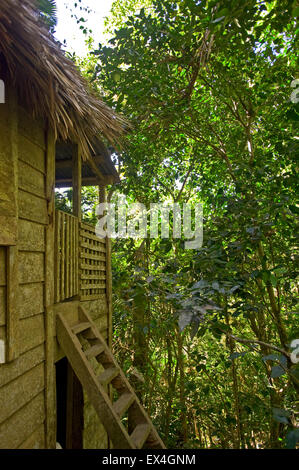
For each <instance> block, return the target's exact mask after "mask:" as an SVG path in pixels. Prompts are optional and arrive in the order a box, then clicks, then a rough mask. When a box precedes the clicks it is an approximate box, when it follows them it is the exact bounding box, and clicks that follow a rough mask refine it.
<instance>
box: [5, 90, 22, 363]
mask: <svg viewBox="0 0 299 470" xmlns="http://www.w3.org/2000/svg"><path fill="white" fill-rule="evenodd" d="M8 109H9V141H10V142H9V144H10V165H11V166H12V181H10V182H9V183H10V185H11V186H12V187H11V188H10V190H11V191H13V192H14V195H13V198H12V199H14V201H12V202H13V204H14V216H13V222H12V223H11V224H8V225H9V226H10V228H11V227H14V230H13V232H15V233H14V237H15V241H14V243H12V242H13V240H12V239H11V241H10V242H9V245H10V246H8V248H7V260H6V263H7V287H6V288H7V318H6V328H7V329H6V337H7V351H6V360H7V361H8V362H10V361H13V360H14V359H16V358H17V357H18V346H19V309H18V288H19V283H18V247H17V245H15V243H17V238H18V233H17V220H18V202H17V201H18V197H17V195H18V103H17V97H16V93H15V90H12V89H10V90H9V92H8ZM6 183H7V182H6ZM4 187H5V182H4ZM6 225H7V224H6ZM4 228H5V227H4ZM4 231H5V230H4ZM12 238H13V237H12Z"/></svg>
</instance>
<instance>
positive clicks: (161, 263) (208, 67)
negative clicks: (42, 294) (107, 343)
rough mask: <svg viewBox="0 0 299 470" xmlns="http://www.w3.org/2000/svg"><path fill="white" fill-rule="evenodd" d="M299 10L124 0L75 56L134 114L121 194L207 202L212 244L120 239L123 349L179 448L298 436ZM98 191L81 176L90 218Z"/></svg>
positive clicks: (118, 319)
mask: <svg viewBox="0 0 299 470" xmlns="http://www.w3.org/2000/svg"><path fill="white" fill-rule="evenodd" d="M52 3H53V2H52ZM74 3H75V2H74ZM76 3H77V6H76V5H74V12H75V13H74V14H77V16H78V28H81V29H82V30H83V32H85V34H86V37H87V38H88V37H89V35H90V34H91V36H92V33H90V31H87V30H85V31H84V28H85V26H84V21H85V20H84V15H85V14H87V13H86V12H85V11H84V9H83V11H82V10H81V11H80V1H78V2H76ZM81 8H82V7H81ZM298 13H299V7H298V4H297V2H296V1H293V0H279V1H278V0H277V1H276V0H274V1H267V0H229V1H228V0H218V1H215V0H180V1H177V2H173V1H171V0H139V1H138V0H116V1H115V2H114V4H113V8H112V11H111V15H110V16H109V18H108V19H107V25H106V28H107V34H108V35H109V37H110V40H109V42H107V44H105V45H104V44H99V45H95V44H94V43H93V41H92V39H89V44H90V53H89V55H88V57H86V58H84V59H81V58H79V57H73V59H74V60H75V61H76V62H77V64H78V66H79V67H80V68H81V70H82V71H83V73H84V75H85V76H86V77H87V79H88V80H89V81H90V84H91V87H92V88H93V89H94V90H95V91H96V92H97V93H98V94H99V95H100V96H101V97H102V98H103V99H104V100H105V101H106V102H107V103H108V104H109V105H110V106H112V107H113V108H114V109H115V110H116V111H118V112H119V113H122V114H123V115H124V116H126V118H127V119H128V121H129V122H130V124H131V126H132V127H131V130H130V131H129V132H128V134H127V135H126V138H125V140H124V143H123V147H122V148H118V149H115V150H114V154H113V156H114V160H115V164H116V167H117V169H118V170H119V173H120V176H121V184H119V185H114V186H112V187H109V188H108V198H109V200H112V201H113V200H114V199H115V198H116V196H117V195H118V194H124V195H126V197H127V200H128V201H129V202H130V203H133V202H139V203H142V204H144V205H145V206H146V207H147V208H149V207H150V204H151V203H156V202H163V201H166V202H169V203H177V204H180V205H183V204H184V203H190V204H192V205H195V204H196V203H201V204H202V206H203V217H204V225H203V245H202V247H201V248H200V249H195V250H193V249H185V245H184V239H178V238H174V237H170V238H169V239H166V238H165V239H164V238H161V237H160V238H157V239H155V238H150V237H147V238H145V239H132V238H125V239H115V240H113V244H112V249H113V255H112V256H113V258H112V263H113V296H114V349H115V353H116V354H117V357H118V360H119V361H120V363H121V365H122V366H123V368H124V369H125V371H126V372H127V373H128V374H129V377H130V380H131V381H132V383H133V384H134V386H135V387H136V389H137V391H138V394H139V396H140V397H141V400H142V402H143V403H144V405H145V407H146V408H147V410H148V411H149V413H150V415H151V416H152V418H153V421H154V423H155V424H156V426H157V429H158V431H159V432H160V435H161V437H162V438H163V439H164V441H165V443H166V445H167V447H169V448H248V449H249V448H285V447H288V448H294V447H295V446H296V442H297V441H298V440H299V428H298V415H299V409H298V390H299V367H298V363H297V359H296V342H294V340H296V339H299V327H298V310H297V313H296V304H297V298H298V285H297V284H296V279H297V272H296V266H297V261H298V255H297V253H296V246H297V238H298V231H297V230H296V229H297V222H298V203H297V200H296V196H297V195H296V189H297V174H296V172H297V169H298V161H297V158H296V157H297V156H298V140H299V137H298V120H299V104H298V103H299V80H298V81H296V78H297V77H298V78H299V76H298V58H297V54H296V49H297V45H298V43H297V39H298V37H297V35H296V28H297V27H298V22H297V16H298ZM81 15H82V18H81ZM51 24H53V22H52V23H51ZM296 132H297V136H296ZM97 196H98V194H97V189H96V188H85V192H84V200H83V206H84V214H85V218H87V219H88V220H93V221H94V222H96V217H95V209H94V204H95V202H96V201H97ZM70 199H71V191H68V192H66V193H64V194H57V204H58V205H59V206H60V207H62V206H63V207H64V208H66V207H67V205H68V204H69V200H70ZM298 343H299V341H298ZM297 347H298V346H297ZM294 351H295V352H294ZM292 353H293V354H292Z"/></svg>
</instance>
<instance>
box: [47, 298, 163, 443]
mask: <svg viewBox="0 0 299 470" xmlns="http://www.w3.org/2000/svg"><path fill="white" fill-rule="evenodd" d="M77 313H78V318H79V319H80V320H79V321H78V323H77V324H75V325H70V324H69V323H68V320H67V318H65V317H64V315H63V313H58V314H57V317H56V318H57V320H56V321H57V324H56V331H57V340H58V342H59V344H60V346H61V347H62V349H63V350H64V352H65V354H66V356H67V358H68V360H69V362H70V364H71V367H72V368H73V370H74V372H75V374H76V375H77V377H78V379H79V380H80V382H81V384H82V385H83V387H84V389H85V390H86V393H87V395H88V397H89V400H90V402H91V403H92V405H93V406H94V408H95V410H96V412H97V414H98V416H99V417H100V419H101V422H102V423H103V425H104V427H105V429H106V431H107V433H108V435H109V438H110V439H111V441H112V443H113V447H114V448H115V449H136V448H139V449H141V448H144V447H147V448H151V449H152V448H154V449H165V445H164V444H163V442H162V440H161V439H160V437H159V435H158V433H157V431H156V429H155V427H154V426H153V424H152V422H151V420H150V418H149V416H148V415H147V413H146V411H145V410H144V408H143V407H142V404H141V403H140V401H139V399H138V397H137V396H136V393H135V392H134V390H133V388H132V386H131V385H130V383H129V381H128V380H127V378H126V376H125V375H124V373H123V371H122V370H121V368H120V366H119V365H118V364H117V362H116V359H115V357H114V356H113V354H112V352H111V351H110V350H109V347H108V345H107V343H106V342H105V339H104V338H103V336H102V335H101V333H100V332H99V330H98V328H97V327H96V325H95V324H94V323H93V321H92V319H91V318H90V316H89V315H88V314H87V313H86V311H85V309H84V308H83V307H82V306H78V312H77ZM80 333H82V336H84V338H85V340H86V341H87V342H88V344H85V342H84V344H82V341H81V338H80V337H79V336H76V335H80ZM85 348H87V349H86V350H85V351H84V350H83V349H85ZM93 357H96V358H97V361H98V363H100V364H101V365H102V366H103V372H102V373H101V374H100V375H99V376H98V377H97V374H98V372H97V370H98V367H95V365H96V364H95V363H94V361H91V360H90V359H91V358H93ZM108 385H110V386H112V387H113V388H114V389H115V390H117V391H118V399H117V400H116V401H115V403H113V402H112V399H111V396H110V394H109V393H108V391H109V390H107V388H106V387H107V386H108ZM127 410H128V423H126V422H124V420H122V419H121V418H122V417H123V416H124V414H125V413H126V411H127Z"/></svg>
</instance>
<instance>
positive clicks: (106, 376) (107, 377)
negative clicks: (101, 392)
mask: <svg viewBox="0 0 299 470" xmlns="http://www.w3.org/2000/svg"><path fill="white" fill-rule="evenodd" d="M118 375H119V369H118V368H117V367H108V369H106V370H104V372H102V374H100V375H99V377H98V380H99V382H100V384H101V385H103V386H105V385H108V384H110V382H111V381H112V380H113V379H114V378H115V377H117V376H118Z"/></svg>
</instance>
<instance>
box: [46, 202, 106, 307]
mask: <svg viewBox="0 0 299 470" xmlns="http://www.w3.org/2000/svg"><path fill="white" fill-rule="evenodd" d="M105 293H106V240H103V239H100V238H98V237H97V236H96V234H95V227H94V226H92V225H89V224H86V223H83V222H80V221H79V219H78V218H77V217H75V216H73V215H71V214H67V213H65V212H62V211H59V210H56V212H55V303H59V302H63V301H64V300H67V299H71V298H74V297H77V298H79V300H95V299H97V298H99V297H100V296H101V295H102V294H105Z"/></svg>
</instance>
